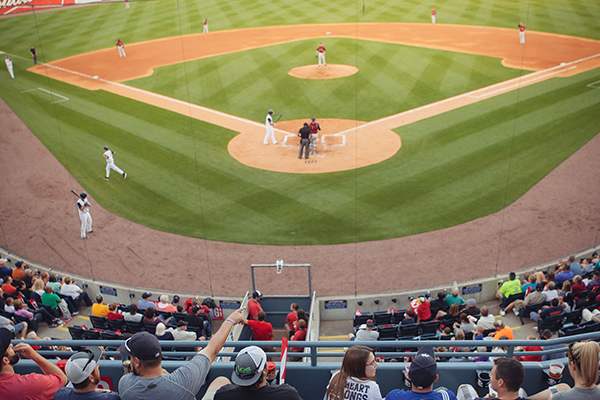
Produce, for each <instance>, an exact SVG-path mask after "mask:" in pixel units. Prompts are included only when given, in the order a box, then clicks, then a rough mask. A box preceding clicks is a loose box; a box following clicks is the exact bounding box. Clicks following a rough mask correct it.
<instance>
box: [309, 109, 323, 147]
mask: <svg viewBox="0 0 600 400" xmlns="http://www.w3.org/2000/svg"><path fill="white" fill-rule="evenodd" d="M315 120H316V118H315V117H312V120H311V123H310V124H309V125H308V127H309V128H310V134H311V137H310V146H309V148H310V154H317V142H318V141H319V131H320V130H321V126H320V125H319V123H318V122H315Z"/></svg>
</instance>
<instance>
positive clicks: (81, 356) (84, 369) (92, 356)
mask: <svg viewBox="0 0 600 400" xmlns="http://www.w3.org/2000/svg"><path fill="white" fill-rule="evenodd" d="M101 356H102V350H100V348H99V347H97V346H89V347H87V348H86V349H85V350H83V351H79V352H77V353H75V354H73V355H72V356H71V358H69V361H67V365H65V374H66V375H67V378H69V380H70V381H71V382H72V383H73V384H75V385H76V384H78V383H81V382H83V381H85V380H86V379H87V378H88V376H90V375H91V374H92V372H94V368H96V365H98V361H99V360H100V357H101Z"/></svg>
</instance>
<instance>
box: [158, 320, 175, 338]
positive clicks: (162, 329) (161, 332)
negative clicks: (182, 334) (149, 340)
mask: <svg viewBox="0 0 600 400" xmlns="http://www.w3.org/2000/svg"><path fill="white" fill-rule="evenodd" d="M154 335H156V337H157V338H158V340H175V338H174V337H173V334H172V333H171V331H170V330H169V331H167V327H166V326H165V324H163V323H162V322H159V323H158V324H156V330H155V331H154Z"/></svg>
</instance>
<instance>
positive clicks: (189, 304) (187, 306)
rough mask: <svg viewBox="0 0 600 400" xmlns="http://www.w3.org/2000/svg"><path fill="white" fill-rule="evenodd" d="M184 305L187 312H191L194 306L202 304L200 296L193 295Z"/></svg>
mask: <svg viewBox="0 0 600 400" xmlns="http://www.w3.org/2000/svg"><path fill="white" fill-rule="evenodd" d="M184 305H185V312H186V313H190V314H191V313H192V307H194V306H199V305H200V298H199V297H198V296H192V297H190V298H189V299H187V300H186V301H185V303H184Z"/></svg>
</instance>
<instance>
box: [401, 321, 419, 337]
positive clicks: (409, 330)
mask: <svg viewBox="0 0 600 400" xmlns="http://www.w3.org/2000/svg"><path fill="white" fill-rule="evenodd" d="M398 326H399V330H400V337H415V336H418V335H419V324H407V325H398Z"/></svg>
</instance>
